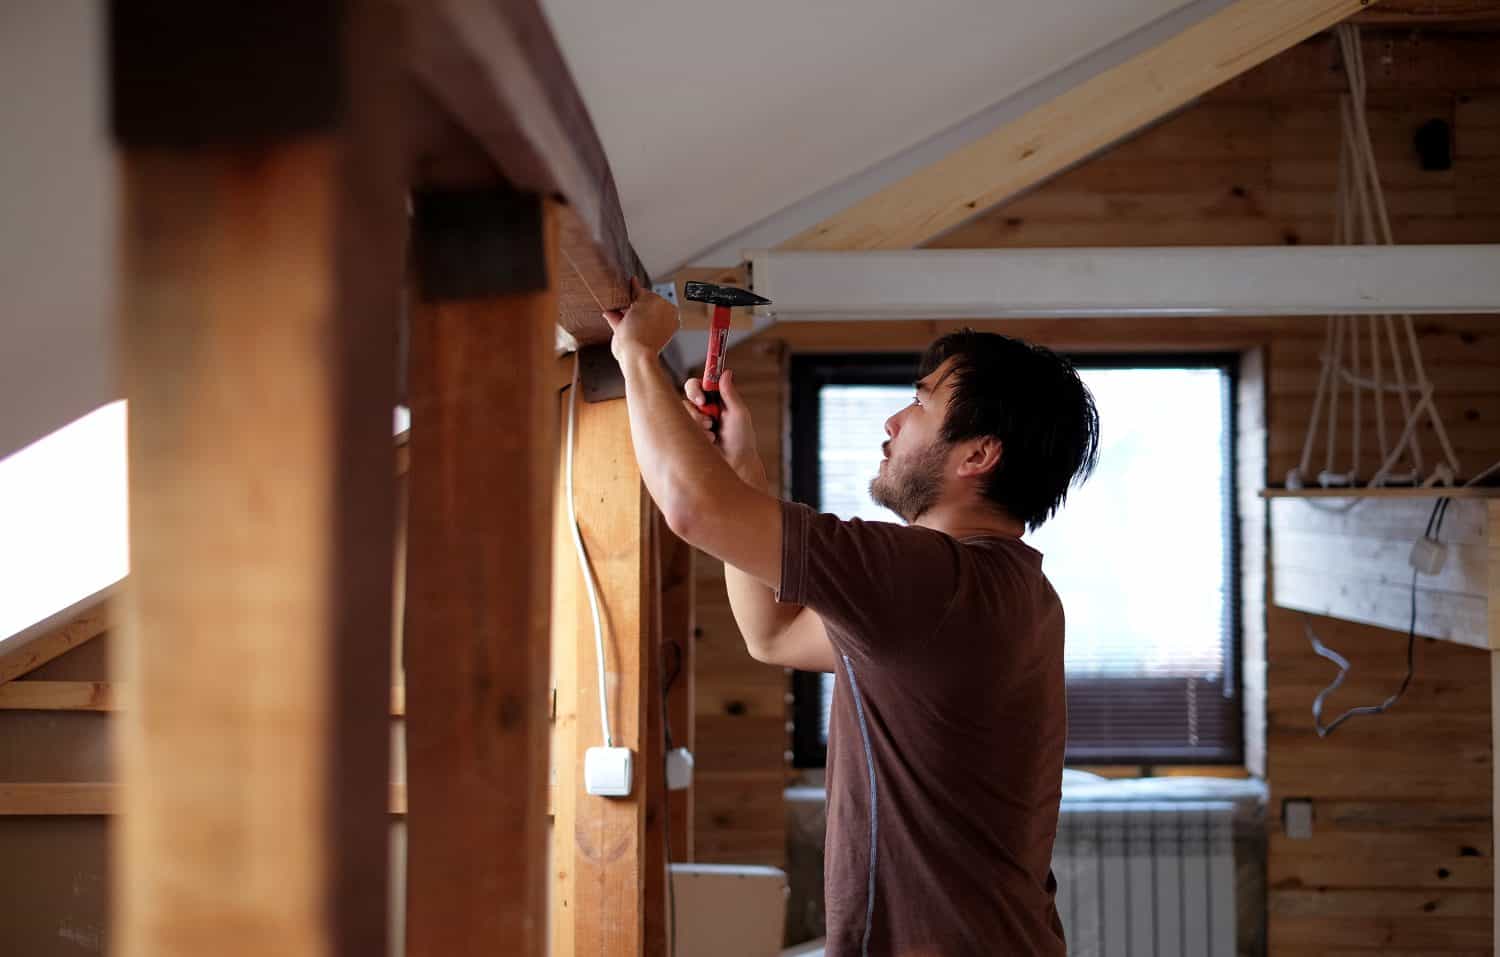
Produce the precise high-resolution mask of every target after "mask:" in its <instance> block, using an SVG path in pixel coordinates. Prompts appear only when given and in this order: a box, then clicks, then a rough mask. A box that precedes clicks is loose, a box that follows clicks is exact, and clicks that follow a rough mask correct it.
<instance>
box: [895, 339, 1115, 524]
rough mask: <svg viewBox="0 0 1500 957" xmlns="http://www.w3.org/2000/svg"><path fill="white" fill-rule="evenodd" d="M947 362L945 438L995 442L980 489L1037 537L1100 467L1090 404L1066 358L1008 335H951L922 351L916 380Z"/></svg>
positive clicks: (1095, 414) (1085, 389)
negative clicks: (994, 459) (996, 450)
mask: <svg viewBox="0 0 1500 957" xmlns="http://www.w3.org/2000/svg"><path fill="white" fill-rule="evenodd" d="M949 359H954V360H956V361H955V362H954V364H953V368H952V372H951V373H950V375H951V376H952V379H953V388H952V392H951V393H950V395H949V398H948V412H947V416H946V418H945V419H944V420H943V433H942V435H943V439H944V440H945V441H947V442H961V441H963V440H965V439H973V438H979V437H980V436H985V435H988V436H993V437H994V438H997V439H999V440H1000V448H1001V451H1000V462H999V463H998V464H997V465H996V466H995V469H994V471H993V472H991V473H990V475H989V477H988V479H987V480H986V481H985V483H984V487H983V489H982V491H983V494H984V497H985V498H987V499H989V500H990V501H991V502H993V503H994V504H995V505H997V506H999V507H1000V508H1001V509H1004V511H1005V513H1006V514H1007V515H1009V516H1010V517H1012V518H1015V519H1018V520H1020V521H1022V522H1025V523H1026V527H1027V528H1028V529H1030V530H1032V531H1035V530H1036V529H1037V528H1039V527H1040V526H1041V524H1042V523H1043V522H1045V521H1046V520H1047V519H1049V518H1051V517H1052V516H1053V515H1054V514H1056V513H1057V510H1058V509H1059V508H1061V507H1062V504H1063V501H1064V500H1065V499H1066V498H1067V497H1068V489H1069V487H1070V486H1072V485H1073V484H1074V483H1075V482H1082V481H1083V480H1084V479H1086V478H1088V476H1089V473H1091V472H1092V471H1093V470H1094V465H1095V463H1096V462H1097V461H1098V458H1099V411H1098V409H1097V408H1095V406H1094V397H1093V395H1092V394H1091V393H1090V392H1089V390H1088V387H1087V386H1085V385H1084V384H1083V380H1082V379H1080V378H1079V377H1078V370H1077V369H1075V368H1073V364H1072V363H1071V362H1069V361H1068V360H1067V359H1065V358H1063V357H1062V356H1060V355H1058V354H1057V353H1055V352H1053V351H1052V350H1051V349H1046V348H1043V347H1042V346H1036V345H1032V344H1030V343H1028V342H1023V341H1021V340H1020V339H1012V338H1010V337H1009V336H1002V335H998V334H996V333H993V332H976V331H975V330H973V329H963V330H960V331H958V332H952V333H949V334H948V335H945V336H943V337H942V338H940V339H938V340H937V341H936V342H934V343H933V344H932V345H930V346H928V347H927V351H926V352H925V353H924V354H923V355H922V364H921V370H920V372H919V373H918V375H919V376H921V377H926V376H927V375H929V374H931V373H932V372H933V371H934V370H936V369H937V368H938V367H939V366H941V365H942V364H943V363H944V362H946V361H947V360H949Z"/></svg>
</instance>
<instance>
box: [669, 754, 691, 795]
mask: <svg viewBox="0 0 1500 957" xmlns="http://www.w3.org/2000/svg"><path fill="white" fill-rule="evenodd" d="M692 786H693V752H691V751H689V750H688V749H687V748H673V749H672V750H670V751H668V752H667V790H669V791H685V790H687V789H688V788H690V787H692Z"/></svg>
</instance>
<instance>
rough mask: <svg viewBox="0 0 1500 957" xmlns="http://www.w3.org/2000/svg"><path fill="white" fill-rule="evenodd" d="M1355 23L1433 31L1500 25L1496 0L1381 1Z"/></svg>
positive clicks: (1499, 7)
mask: <svg viewBox="0 0 1500 957" xmlns="http://www.w3.org/2000/svg"><path fill="white" fill-rule="evenodd" d="M1354 22H1355V23H1359V24H1368V25H1369V26H1379V27H1433V26H1451V25H1465V24H1467V25H1482V24H1495V23H1500V2H1497V0H1381V3H1380V5H1379V6H1378V7H1375V8H1374V9H1373V10H1368V11H1366V12H1364V13H1361V14H1359V15H1358V16H1356V17H1355V18H1354Z"/></svg>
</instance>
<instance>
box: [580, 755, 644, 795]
mask: <svg viewBox="0 0 1500 957" xmlns="http://www.w3.org/2000/svg"><path fill="white" fill-rule="evenodd" d="M633 765H634V761H632V760H631V755H630V749H629V748H589V749H588V750H587V751H585V752H584V753H583V789H584V790H585V791H587V792H588V793H590V794H594V795H597V796H599V797H629V796H630V781H631V777H632V775H633V771H634V767H633Z"/></svg>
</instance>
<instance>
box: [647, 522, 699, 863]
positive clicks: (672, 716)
mask: <svg viewBox="0 0 1500 957" xmlns="http://www.w3.org/2000/svg"><path fill="white" fill-rule="evenodd" d="M656 532H657V535H658V536H660V537H659V539H658V541H660V543H661V546H660V548H661V622H662V638H661V651H662V655H663V669H664V671H665V673H666V678H665V680H666V681H667V682H668V683H669V686H668V688H667V689H666V691H667V693H666V697H667V723H668V727H669V728H670V730H671V732H672V744H673V745H674V746H676V747H679V748H687V749H688V750H689V751H692V750H693V747H694V745H695V744H696V735H695V733H694V725H695V724H696V722H695V721H694V708H695V706H696V705H695V702H694V692H695V690H696V688H697V682H696V681H695V680H694V672H693V669H694V665H695V662H696V660H697V656H696V655H695V654H694V650H695V646H696V644H697V639H696V638H695V637H694V630H695V624H694V620H693V609H694V600H695V590H696V589H695V588H694V583H693V556H694V554H696V553H695V551H694V549H693V547H692V546H691V545H689V544H687V543H686V542H684V541H683V540H682V539H680V538H678V537H677V536H676V535H674V534H672V530H671V529H669V528H668V527H667V523H666V520H665V519H663V518H662V517H661V515H660V514H658V515H657V518H656ZM667 810H668V812H669V815H670V819H671V824H670V833H671V838H672V860H674V861H691V860H692V859H693V788H692V787H691V786H690V787H688V788H687V789H686V790H682V791H672V792H671V793H670V794H668V795H667Z"/></svg>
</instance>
